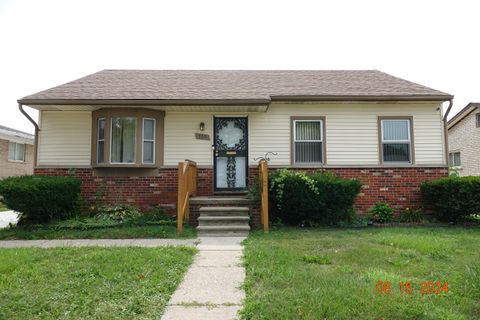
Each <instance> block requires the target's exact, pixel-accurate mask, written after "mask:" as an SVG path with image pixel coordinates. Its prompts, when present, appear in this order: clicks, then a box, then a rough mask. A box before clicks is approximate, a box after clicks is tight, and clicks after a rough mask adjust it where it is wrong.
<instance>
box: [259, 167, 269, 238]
mask: <svg viewBox="0 0 480 320" xmlns="http://www.w3.org/2000/svg"><path fill="white" fill-rule="evenodd" d="M258 174H259V175H258V188H259V189H260V203H261V209H260V218H261V223H262V225H263V231H264V232H268V230H269V228H268V164H267V160H265V159H261V160H260V161H259V163H258Z"/></svg>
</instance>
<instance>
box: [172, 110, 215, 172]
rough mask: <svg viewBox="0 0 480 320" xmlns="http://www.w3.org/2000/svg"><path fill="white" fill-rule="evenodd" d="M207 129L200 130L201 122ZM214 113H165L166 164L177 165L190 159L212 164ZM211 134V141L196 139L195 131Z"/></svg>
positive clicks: (199, 162) (199, 163)
mask: <svg viewBox="0 0 480 320" xmlns="http://www.w3.org/2000/svg"><path fill="white" fill-rule="evenodd" d="M201 122H203V123H205V130H204V131H200V123H201ZM212 127H213V113H209V112H205V113H182V112H166V113H165V145H164V165H170V166H176V165H178V162H180V161H183V160H185V159H190V160H193V161H195V162H197V164H198V165H208V166H211V165H212V161H213V160H212V144H213V135H212ZM200 132H201V133H204V134H209V135H210V141H208V140H199V139H195V133H200Z"/></svg>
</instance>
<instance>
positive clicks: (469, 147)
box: [448, 102, 480, 176]
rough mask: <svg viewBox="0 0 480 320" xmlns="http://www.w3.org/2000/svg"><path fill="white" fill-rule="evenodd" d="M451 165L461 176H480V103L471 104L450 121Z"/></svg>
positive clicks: (449, 145) (449, 144) (449, 146)
mask: <svg viewBox="0 0 480 320" xmlns="http://www.w3.org/2000/svg"><path fill="white" fill-rule="evenodd" d="M448 148H449V149H448V150H449V164H450V167H451V168H452V170H455V171H457V172H458V173H459V175H461V176H480V103H474V102H471V103H469V104H468V105H467V106H466V107H465V108H463V109H462V110H461V111H460V112H459V113H457V114H456V115H455V116H454V117H453V118H452V119H450V120H449V121H448Z"/></svg>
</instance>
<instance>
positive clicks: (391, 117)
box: [377, 116, 415, 166]
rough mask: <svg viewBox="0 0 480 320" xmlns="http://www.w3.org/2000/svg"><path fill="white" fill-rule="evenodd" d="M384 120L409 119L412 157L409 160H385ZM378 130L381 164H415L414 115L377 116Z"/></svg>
mask: <svg viewBox="0 0 480 320" xmlns="http://www.w3.org/2000/svg"><path fill="white" fill-rule="evenodd" d="M383 120H408V121H409V128H408V129H409V138H410V141H409V144H410V149H409V150H410V159H409V161H385V160H384V154H383V145H384V142H383V125H382V123H383ZM377 122H378V123H377V131H378V150H379V155H378V156H379V162H380V165H400V166H401V165H414V164H415V139H414V136H415V135H414V130H413V116H379V117H377Z"/></svg>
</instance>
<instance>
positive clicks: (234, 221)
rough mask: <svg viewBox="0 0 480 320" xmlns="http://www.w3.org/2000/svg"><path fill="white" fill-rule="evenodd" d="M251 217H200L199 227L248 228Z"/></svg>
mask: <svg viewBox="0 0 480 320" xmlns="http://www.w3.org/2000/svg"><path fill="white" fill-rule="evenodd" d="M249 221H250V217H248V216H216V215H215V216H200V217H199V218H198V225H199V226H218V225H224V226H227V225H228V226H233V225H240V226H248V222H249Z"/></svg>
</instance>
